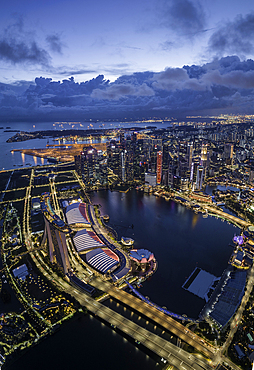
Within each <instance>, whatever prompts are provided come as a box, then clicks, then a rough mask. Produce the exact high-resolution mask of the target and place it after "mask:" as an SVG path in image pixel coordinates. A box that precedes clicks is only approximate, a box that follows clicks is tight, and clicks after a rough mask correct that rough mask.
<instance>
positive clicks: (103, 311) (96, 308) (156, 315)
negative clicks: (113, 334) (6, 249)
mask: <svg viewBox="0 0 254 370" xmlns="http://www.w3.org/2000/svg"><path fill="white" fill-rule="evenodd" d="M33 175H34V173H33V170H32V173H31V178H30V184H29V186H28V188H27V192H26V198H25V203H24V218H23V230H24V234H25V239H26V245H27V248H28V250H31V249H32V248H33V244H32V240H31V233H30V199H31V185H32V179H33ZM52 193H53V194H54V195H53V197H55V200H53V202H54V205H55V206H56V207H57V208H58V207H59V206H58V200H57V196H56V192H55V189H54V188H53V189H52ZM93 217H94V214H93ZM96 221H97V220H95V222H96ZM97 228H98V229H97ZM96 229H97V230H96V231H98V232H100V233H102V231H101V228H100V227H99V225H98V223H97V222H96ZM59 234H60V233H59ZM58 236H59V238H60V237H62V235H58ZM68 243H69V241H68ZM60 244H61V243H60ZM64 244H65V251H67V245H66V243H64ZM31 255H32V258H33V260H34V262H35V264H36V266H37V267H38V269H39V270H40V271H41V272H42V273H43V275H44V276H45V277H46V278H47V279H49V280H51V281H52V282H53V283H54V284H55V285H56V286H57V287H58V288H59V289H61V290H64V291H65V292H67V293H69V294H70V295H72V296H73V297H75V298H76V299H77V301H79V302H80V304H81V305H82V306H84V307H86V308H87V309H88V311H90V312H92V313H93V315H95V316H97V317H99V318H100V319H101V320H104V321H106V322H108V323H109V324H110V325H111V326H112V329H115V330H120V331H121V332H123V333H125V334H126V335H128V336H130V337H132V338H133V339H134V340H135V341H136V344H137V346H139V345H144V346H145V347H147V348H149V349H150V350H152V351H153V352H154V353H156V354H157V355H158V356H160V358H162V359H165V360H167V361H168V362H169V364H171V365H174V366H176V367H177V368H178V369H180V370H184V369H185V370H189V369H190V370H192V369H194V370H197V369H200V368H199V367H197V365H198V364H200V366H202V368H204V369H207V370H210V369H212V367H211V365H212V364H213V365H214V364H218V363H219V362H220V361H221V359H222V358H223V356H222V352H221V351H216V349H215V348H214V347H213V346H211V345H210V344H209V343H206V342H205V341H204V340H203V339H201V338H200V337H198V336H197V335H196V334H194V333H193V332H192V331H191V330H189V329H188V328H186V327H185V326H183V325H181V324H180V323H179V322H178V321H175V320H174V319H172V318H171V317H170V316H167V315H165V314H164V313H163V312H161V311H158V310H157V309H156V308H154V307H152V306H150V305H148V304H147V303H145V302H143V301H141V300H140V299H138V298H136V297H135V296H132V295H131V294H129V293H126V292H125V291H123V290H120V289H118V288H117V287H115V286H114V285H112V284H110V283H108V282H106V281H102V280H101V278H99V277H94V278H93V279H92V281H91V282H89V284H90V285H92V286H94V287H95V288H98V289H100V290H102V291H104V292H106V293H107V294H109V295H110V296H111V297H112V298H114V299H116V300H118V301H119V302H121V303H123V304H124V305H126V306H128V307H130V308H132V309H133V310H135V311H136V312H139V313H140V314H141V315H143V316H146V317H147V318H149V319H150V320H151V321H153V322H155V323H156V324H158V325H159V326H161V327H162V328H164V329H166V330H168V331H170V332H171V333H172V334H175V335H176V336H177V337H179V338H180V339H181V340H183V341H184V342H186V343H188V344H190V345H191V346H193V347H194V348H195V349H196V350H197V351H199V352H201V353H203V354H204V355H205V357H206V358H207V359H205V358H204V357H202V356H201V355H199V354H197V355H193V354H190V353H188V352H186V351H184V350H183V349H180V348H178V347H177V346H175V345H173V344H172V343H170V342H168V341H166V340H165V339H163V338H160V337H159V336H158V335H156V334H154V333H151V332H149V331H148V330H146V329H144V328H142V327H140V326H139V325H138V324H136V323H133V322H132V321H131V320H128V319H127V318H125V317H123V316H122V315H120V314H118V313H116V312H115V311H113V310H112V309H110V308H108V307H105V306H104V305H103V304H101V303H100V302H98V301H96V300H95V299H93V298H91V297H89V296H88V295H86V294H85V293H84V292H83V291H82V290H80V288H78V287H77V286H74V285H72V284H71V283H69V282H67V281H66V280H64V279H61V278H59V276H57V275H56V274H55V273H54V272H53V271H52V270H51V269H50V267H49V266H47V265H46V264H45V262H44V261H43V259H42V258H41V256H40V254H39V253H38V252H37V251H36V252H32V253H31ZM72 258H73V256H72ZM75 259H76V258H74V261H73V262H74V263H75V264H76V261H75ZM78 270H79V271H80V273H82V272H83V273H84V274H87V272H86V270H85V269H83V268H82V267H81V266H79V268H78ZM82 270H83V271H82ZM223 359H224V360H226V361H227V359H226V358H223ZM163 361H164V360H163ZM163 361H162V362H163ZM234 369H237V366H235V367H234Z"/></svg>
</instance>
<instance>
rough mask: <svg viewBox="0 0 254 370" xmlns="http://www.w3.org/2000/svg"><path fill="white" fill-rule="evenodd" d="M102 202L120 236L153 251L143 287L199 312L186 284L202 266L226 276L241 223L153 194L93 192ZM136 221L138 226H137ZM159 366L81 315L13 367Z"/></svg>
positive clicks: (185, 310)
mask: <svg viewBox="0 0 254 370" xmlns="http://www.w3.org/2000/svg"><path fill="white" fill-rule="evenodd" d="M90 196H91V199H92V201H93V202H94V203H95V204H101V206H102V207H101V214H108V215H109V216H110V221H109V223H110V225H111V226H112V227H114V228H115V229H116V230H117V232H118V234H119V238H120V237H121V236H128V237H131V238H133V239H134V240H135V243H134V246H135V247H136V248H146V249H149V250H150V251H152V252H153V253H154V255H155V257H156V259H157V261H158V270H157V271H156V273H155V274H154V275H153V276H152V277H151V279H150V280H149V281H146V282H145V283H144V284H143V287H142V288H141V289H140V291H141V293H143V294H144V295H147V296H149V297H150V299H151V300H152V301H154V302H156V303H158V304H160V305H161V306H166V307H167V308H168V309H169V310H171V311H173V312H176V313H179V314H186V315H188V316H190V317H194V318H196V317H198V314H199V312H200V311H201V309H202V307H203V305H204V303H205V302H204V300H202V299H200V298H198V297H196V296H194V295H193V294H191V293H189V292H188V291H185V290H184V289H183V288H181V286H182V285H183V283H184V282H185V280H186V278H187V277H188V276H189V275H190V273H191V272H192V271H193V270H194V268H195V267H196V266H199V267H200V268H202V269H204V270H206V271H208V272H210V273H212V274H214V275H215V276H221V274H222V272H223V270H224V269H225V268H226V267H227V263H228V259H229V256H230V254H231V252H232V249H231V247H229V243H231V241H232V238H233V236H234V233H237V232H238V229H237V228H235V227H233V226H232V225H230V224H227V223H226V222H222V221H221V220H219V219H215V218H211V217H208V218H206V219H204V218H203V217H202V215H197V214H195V213H193V212H192V211H191V210H188V209H186V208H184V207H183V206H181V205H179V204H176V203H174V202H173V201H168V202H167V201H165V200H164V199H162V198H157V197H155V196H153V195H145V194H143V193H140V192H137V191H136V190H131V191H129V192H128V193H126V194H125V193H119V192H110V191H100V192H95V193H91V194H90ZM132 224H133V228H132ZM35 368H36V369H37V370H41V369H43V370H44V369H47V370H53V369H54V370H55V369H69V368H73V369H96V370H97V369H103V370H109V369H111V370H112V369H121V370H129V369H132V370H140V369H147V370H150V369H157V368H159V367H158V366H157V365H156V361H155V360H154V359H151V358H150V357H148V356H147V355H146V354H145V353H143V352H142V351H140V350H138V349H137V348H135V346H134V345H133V344H131V343H129V342H128V341H126V339H124V338H123V337H121V335H119V334H117V333H115V332H113V331H112V330H111V328H109V327H107V326H106V325H104V324H102V323H101V322H100V321H98V320H96V319H94V318H92V317H91V316H90V315H87V316H80V317H79V318H74V319H72V320H71V321H69V322H67V323H66V324H64V326H63V327H61V328H60V330H59V331H58V332H57V333H55V334H54V335H53V336H49V337H48V338H47V339H46V340H44V341H43V342H41V343H40V344H38V345H37V346H35V347H33V348H31V349H30V350H29V351H27V352H26V353H24V354H23V355H22V356H21V357H20V358H19V359H18V360H17V361H15V362H14V363H13V364H11V365H8V366H7V369H8V370H23V369H26V370H28V369H35Z"/></svg>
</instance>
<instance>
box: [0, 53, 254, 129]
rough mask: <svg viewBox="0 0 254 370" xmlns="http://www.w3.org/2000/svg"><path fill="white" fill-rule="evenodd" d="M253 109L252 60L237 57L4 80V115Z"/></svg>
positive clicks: (0, 105)
mask: <svg viewBox="0 0 254 370" xmlns="http://www.w3.org/2000/svg"><path fill="white" fill-rule="evenodd" d="M190 113H195V114H219V113H234V114H235V113H249V114H254V61H253V60H251V59H248V60H245V61H241V60H240V59H239V58H238V57H237V56H230V57H225V58H221V59H218V58H217V59H215V60H214V61H212V62H210V63H206V64H204V65H192V66H184V67H183V68H167V69H166V70H165V71H162V72H160V73H158V72H156V73H155V72H152V71H146V72H138V73H133V74H131V75H123V76H121V77H119V78H117V80H116V81H114V82H111V83H110V81H108V80H106V79H105V78H104V76H103V75H98V76H97V77H96V78H93V79H91V80H88V81H85V82H81V83H77V82H75V80H74V77H70V78H68V79H64V80H62V81H53V80H52V79H51V78H45V77H37V78H36V79H35V82H34V83H32V84H30V86H28V82H24V81H20V82H19V83H18V84H17V85H10V84H0V120H1V121H4V120H8V121H10V120H15V119H16V120H35V121H41V122H42V121H44V120H72V119H79V120H82V119H88V118H99V119H103V118H119V119H121V117H132V118H133V117H137V118H139V117H146V116H147V117H149V116H152V115H157V116H159V115H161V116H163V115H173V116H174V115H176V116H177V115H181V116H182V115H184V114H186V115H187V114H190Z"/></svg>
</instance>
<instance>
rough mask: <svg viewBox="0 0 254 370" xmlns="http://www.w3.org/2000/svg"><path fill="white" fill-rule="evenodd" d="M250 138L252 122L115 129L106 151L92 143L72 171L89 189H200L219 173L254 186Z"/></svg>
mask: <svg viewBox="0 0 254 370" xmlns="http://www.w3.org/2000/svg"><path fill="white" fill-rule="evenodd" d="M253 136H254V126H253V125H252V123H250V122H248V123H246V124H243V123H241V125H239V124H228V125H218V124H217V125H214V126H213V125H207V126H205V127H202V128H200V127H193V126H173V127H169V128H167V129H155V128H150V129H149V130H143V131H141V130H140V131H139V132H135V131H129V132H126V131H124V130H119V131H118V132H117V134H116V136H115V138H114V139H111V140H109V141H107V147H106V150H105V151H102V150H96V148H95V147H94V146H93V144H91V145H90V146H89V147H87V146H86V147H84V150H83V151H82V152H81V153H80V155H77V156H75V167H76V170H77V172H78V173H79V175H80V176H82V178H83V180H84V183H85V184H86V186H88V187H89V186H91V187H94V186H98V187H105V186H109V185H114V184H119V183H128V184H129V183H135V184H137V183H138V184H144V185H145V184H146V185H151V186H155V185H164V186H169V187H170V188H173V189H177V190H183V191H184V190H201V189H202V187H203V185H204V181H205V180H206V179H209V178H211V179H212V178H216V176H220V175H221V174H222V173H223V174H225V173H227V174H228V176H229V178H232V179H234V180H235V179H238V180H240V181H245V182H246V180H247V181H250V182H252V181H253V179H254V167H253V163H254V156H253V150H252V145H253V141H254V139H253Z"/></svg>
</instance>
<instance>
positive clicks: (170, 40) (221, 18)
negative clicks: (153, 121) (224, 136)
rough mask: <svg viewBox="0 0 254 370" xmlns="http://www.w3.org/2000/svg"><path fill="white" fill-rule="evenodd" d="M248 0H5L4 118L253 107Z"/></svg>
mask: <svg viewBox="0 0 254 370" xmlns="http://www.w3.org/2000/svg"><path fill="white" fill-rule="evenodd" d="M253 54H254V4H253V0H241V1H240V0H213V1H210V0H209V1H208V0H200V1H198V0H139V1H137V0H135V1H134V0H128V1H126V0H125V1H123V0H118V1H116V0H107V1H105V0H93V1H91V0H72V1H63V0H62V1H60V0H55V1H52V0H51V1H49V0H44V1H34V0H8V1H7V2H6V3H5V4H4V6H3V7H2V8H1V13H0V69H1V73H0V120H1V121H4V120H7V121H20V120H21V121H22V120H37V119H38V116H39V117H41V119H42V120H62V119H66V120H73V119H79V120H85V119H87V118H100V119H101V118H103V117H105V118H118V117H119V119H120V118H121V117H132V118H135V117H137V118H141V117H150V116H181V117H183V116H185V115H188V114H200V115H202V114H203V115H205V114H219V113H233V114H236V113H240V114H242V113H248V114H249V113H253V114H254V104H253V100H254V90H253V89H254V61H253V59H254V55H253Z"/></svg>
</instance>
